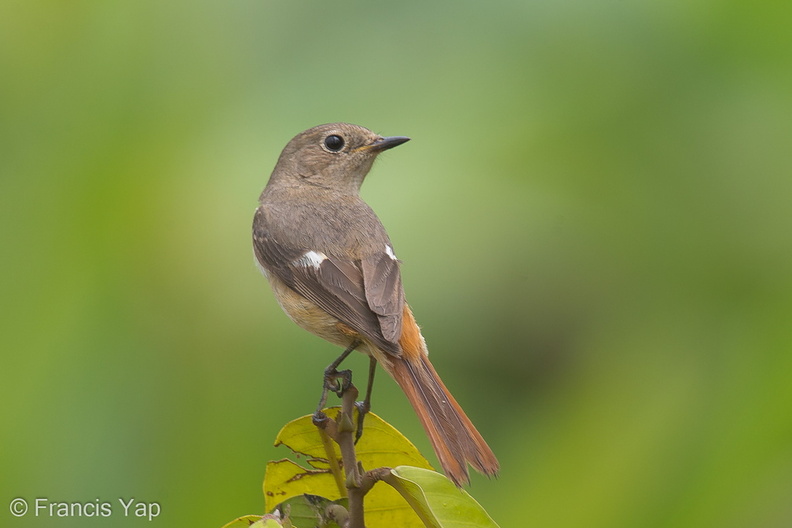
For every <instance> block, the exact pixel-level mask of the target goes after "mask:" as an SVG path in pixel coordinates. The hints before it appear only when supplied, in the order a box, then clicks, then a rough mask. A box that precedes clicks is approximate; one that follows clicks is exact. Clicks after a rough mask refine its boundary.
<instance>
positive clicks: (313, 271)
mask: <svg viewBox="0 0 792 528" xmlns="http://www.w3.org/2000/svg"><path fill="white" fill-rule="evenodd" d="M253 245H254V249H255V253H256V257H257V258H258V260H259V262H260V263H261V265H262V266H263V267H264V269H265V270H266V271H267V273H272V274H274V275H275V276H276V277H278V278H279V279H280V280H281V281H283V282H284V283H286V285H288V286H289V287H290V288H291V289H292V290H294V291H296V292H297V293H299V294H300V295H302V296H303V297H305V298H306V299H308V300H310V301H312V302H313V303H314V304H316V305H317V306H319V307H320V308H321V309H323V310H324V311H326V312H328V313H329V314H331V315H332V316H334V317H336V318H337V319H339V320H340V321H342V322H343V323H345V324H346V325H348V326H349V327H351V328H352V329H353V330H355V331H357V332H359V333H360V334H362V335H363V336H365V337H366V338H368V339H369V340H371V341H372V342H373V343H374V344H376V345H377V346H378V347H379V348H381V349H382V350H384V351H385V352H388V353H391V354H396V355H398V354H401V346H400V345H399V338H400V336H401V327H402V314H403V311H404V290H403V289H402V284H401V274H400V272H399V266H398V261H397V260H396V258H395V257H394V256H393V251H392V250H390V248H389V247H388V248H387V249H386V247H385V246H384V245H383V248H382V252H381V253H375V254H373V255H370V256H368V257H366V258H363V259H360V260H351V259H345V258H342V257H338V256H333V255H326V254H325V253H323V252H321V251H318V250H313V249H310V248H307V249H306V248H294V247H288V246H286V245H284V244H281V243H279V242H278V241H276V240H275V239H274V238H273V237H272V236H271V235H270V234H269V233H268V232H267V230H266V229H264V228H262V227H257V228H256V229H255V230H254V236H253Z"/></svg>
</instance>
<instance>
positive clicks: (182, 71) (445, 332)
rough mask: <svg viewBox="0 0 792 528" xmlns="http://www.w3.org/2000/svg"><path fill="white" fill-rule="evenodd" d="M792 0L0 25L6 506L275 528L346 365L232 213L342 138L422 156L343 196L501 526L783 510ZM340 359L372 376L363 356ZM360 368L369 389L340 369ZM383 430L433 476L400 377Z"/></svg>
mask: <svg viewBox="0 0 792 528" xmlns="http://www.w3.org/2000/svg"><path fill="white" fill-rule="evenodd" d="M790 27H792V7H790V4H788V3H785V2H737V1H725V2H724V1H706V0H693V1H688V0H685V1H665V2H662V1H643V2H641V1H626V2H617V1H610V0H598V1H585V0H570V1H561V2H533V1H495V2H472V1H456V2H419V1H406V0H405V1H402V2H365V3H364V2H265V1H261V0H259V1H252V0H236V1H231V2H229V1H223V2H219V1H215V2H212V1H207V0H198V1H196V0H193V1H190V2H185V1H169V2H162V1H155V0H136V1H134V2H133V1H123V0H122V1H117V2H107V1H98V0H96V1H88V0H85V1H75V2H56V1H36V0H24V1H22V0H11V1H5V2H3V3H2V4H0V200H2V201H1V202H0V203H1V204H2V206H1V207H0V222H1V223H2V231H0V237H1V238H0V247H2V260H0V266H2V268H0V298H2V308H1V310H2V311H1V312H0V346H2V356H1V357H2V366H0V387H1V388H0V391H2V392H1V393H0V395H1V397H2V398H1V399H2V403H0V408H1V409H2V423H1V424H0V442H1V445H0V475H2V476H0V499H2V502H3V504H2V508H3V511H2V513H0V518H2V519H3V520H2V521H0V524H2V525H4V526H41V525H42V523H43V522H45V523H47V524H49V523H51V524H52V525H53V526H63V527H67V526H86V525H91V526H100V525H102V526H108V525H112V526H142V525H143V524H145V523H146V522H147V521H141V520H139V519H135V518H132V519H124V518H123V517H122V515H121V511H120V509H119V508H116V509H115V510H114V515H113V517H112V518H110V519H109V520H108V519H86V518H81V519H80V518H77V519H54V520H53V519H48V518H47V519H46V520H45V519H42V518H38V519H37V518H35V517H33V515H32V514H28V515H27V516H26V517H23V518H20V519H16V518H14V517H12V516H11V514H10V513H9V511H8V504H9V503H10V501H11V500H12V499H13V498H14V497H23V498H26V499H28V500H33V499H35V498H36V497H46V498H48V499H49V500H51V501H80V502H92V501H95V500H97V499H99V500H107V501H116V500H117V498H119V497H123V498H125V499H129V498H132V497H134V498H136V499H137V500H140V501H157V502H159V503H160V504H161V507H162V514H161V516H160V517H159V518H158V519H157V520H155V521H153V522H152V523H151V525H152V526H166V525H168V526H207V527H219V526H220V525H222V524H224V523H225V522H228V521H230V520H232V519H233V518H235V517H237V516H239V515H242V514H248V513H261V510H262V508H263V498H262V493H261V488H260V486H261V481H262V479H263V473H264V466H265V463H266V462H267V461H268V460H270V459H273V458H280V457H282V456H285V455H286V453H285V452H283V451H282V450H276V449H275V448H273V447H272V441H273V439H274V437H275V434H276V433H277V432H278V430H279V428H280V427H281V426H282V425H283V424H284V423H285V422H286V421H288V420H290V419H292V418H295V417H297V416H299V415H302V414H307V413H309V412H310V411H311V410H312V406H313V405H314V404H315V401H316V398H317V396H318V389H319V382H320V376H321V371H322V369H323V368H324V366H325V365H326V364H327V363H329V361H330V360H331V359H332V358H333V357H335V355H336V354H337V353H338V352H339V350H337V349H335V348H334V347H332V346H331V345H328V344H326V343H324V342H322V341H321V340H319V339H318V338H315V337H313V336H310V335H308V334H306V333H304V332H303V331H302V330H300V329H299V328H297V327H296V326H295V325H293V324H292V323H291V322H290V321H289V320H288V319H287V318H286V317H285V316H284V315H283V314H282V313H281V312H280V309H279V307H278V306H277V304H276V303H275V301H274V300H273V298H272V295H271V293H270V292H269V289H268V287H267V285H266V282H265V280H264V279H263V278H262V277H261V276H260V275H259V273H258V271H257V270H256V268H255V266H254V264H253V258H252V250H251V243H250V223H251V220H252V214H253V210H254V208H255V205H256V199H257V197H258V194H259V192H260V191H261V189H262V188H263V186H264V185H265V183H266V180H267V178H268V176H269V172H270V171H271V169H272V167H273V165H274V163H275V160H276V159H277V156H278V154H279V152H280V150H281V148H283V146H284V145H285V144H286V142H287V141H288V140H289V139H290V138H291V137H292V136H293V135H295V134H296V133H298V132H300V131H301V130H303V129H305V128H308V127H311V126H313V125H316V124H319V123H325V122H331V121H350V122H353V123H358V124H361V125H364V126H367V127H369V128H372V129H374V130H375V131H377V132H380V133H382V134H386V135H408V136H411V137H412V138H413V141H411V142H410V143H408V144H407V145H405V146H403V147H400V148H398V149H396V150H394V151H391V152H388V153H387V154H385V155H384V156H383V157H382V159H381V160H380V161H379V162H378V163H377V165H376V166H375V168H374V171H373V172H372V174H371V175H370V177H369V179H368V180H367V182H366V184H365V185H364V188H363V195H364V198H365V199H366V200H367V201H368V202H369V203H370V204H371V205H372V206H373V207H374V209H375V210H376V211H377V212H378V213H379V215H380V217H381V218H382V220H383V222H384V223H385V225H386V226H387V227H388V229H389V231H390V234H391V238H392V239H393V241H394V245H395V247H396V252H397V254H398V255H399V257H400V258H401V259H402V260H403V261H404V266H403V273H404V281H405V285H406V290H407V295H408V298H409V299H410V303H411V304H412V306H413V308H414V311H415V313H416V316H417V318H418V320H419V322H420V323H421V325H422V327H423V328H424V334H425V336H426V338H427V341H428V343H429V347H430V350H431V351H432V358H433V361H434V363H435V365H436V367H437V369H438V370H439V371H440V372H441V374H442V375H443V377H444V379H445V380H446V383H447V384H448V385H449V386H450V388H451V389H452V391H453V392H454V393H455V394H456V395H457V397H458V399H459V400H460V401H461V403H462V405H463V406H464V407H465V408H466V409H467V410H468V412H469V414H470V415H471V417H472V418H473V421H474V422H475V423H476V424H477V425H478V426H479V427H480V429H481V430H482V431H483V432H484V436H485V437H486V438H487V439H488V441H489V443H490V444H491V446H492V447H493V449H494V450H495V452H496V453H497V454H498V455H499V458H500V460H501V463H502V473H501V475H500V477H499V478H498V479H497V480H492V481H490V480H487V479H485V478H481V477H478V476H476V477H474V480H473V485H472V487H471V488H470V492H471V493H472V495H473V496H474V497H476V498H477V499H478V500H479V501H480V502H481V503H482V504H483V505H484V507H485V508H486V509H487V510H488V511H489V512H490V514H491V515H492V516H493V517H494V518H495V520H496V521H498V522H499V523H500V525H501V526H503V527H504V528H505V527H508V526H537V527H539V526H542V527H581V526H586V527H589V528H592V527H608V528H614V527H624V528H627V527H636V526H641V527H691V528H693V527H695V528H702V527H719V528H723V527H726V528H732V527H734V528H736V527H788V526H790V525H792V500H790V497H792V381H791V378H792V353H791V352H792V212H790V211H791V205H790V204H792V177H791V176H792V59H791V58H792V31H790V30H789V28H790ZM351 365H352V367H353V368H354V369H356V370H358V372H364V371H365V365H366V361H365V359H364V358H363V357H362V356H361V357H357V358H354V360H353V361H352V363H351ZM359 376H362V374H359ZM373 404H374V409H375V411H376V412H377V413H378V414H380V415H381V416H383V417H384V418H385V419H387V420H389V421H390V422H391V423H393V424H394V425H396V426H397V427H399V428H400V429H401V430H402V431H403V432H404V433H405V434H407V435H408V437H410V438H411V439H412V440H413V441H414V442H415V443H416V444H417V445H418V446H419V448H421V449H422V450H423V451H424V452H425V453H426V454H427V455H431V458H432V460H435V459H434V458H433V454H431V448H430V447H429V443H428V441H427V440H426V437H425V435H424V433H423V431H422V430H421V428H420V425H419V424H418V421H417V419H416V418H415V416H414V415H413V414H412V411H411V410H410V409H409V406H408V404H407V402H406V400H405V398H404V397H403V396H402V395H401V394H400V393H399V391H398V388H397V387H396V386H395V384H393V383H392V382H391V381H390V380H388V379H386V377H385V376H380V377H379V385H378V386H377V387H376V392H375V395H374V401H373Z"/></svg>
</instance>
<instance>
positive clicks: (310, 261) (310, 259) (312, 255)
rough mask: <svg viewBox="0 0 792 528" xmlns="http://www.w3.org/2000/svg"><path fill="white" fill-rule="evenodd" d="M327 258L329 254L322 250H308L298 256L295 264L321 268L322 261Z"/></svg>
mask: <svg viewBox="0 0 792 528" xmlns="http://www.w3.org/2000/svg"><path fill="white" fill-rule="evenodd" d="M325 260H327V255H325V254H324V253H322V252H321V251H313V250H311V251H307V252H306V253H305V254H304V255H303V256H302V257H300V258H298V259H297V260H295V261H294V264H296V265H297V266H302V267H303V268H307V267H308V266H310V267H312V268H314V269H319V266H321V265H322V262H324V261H325Z"/></svg>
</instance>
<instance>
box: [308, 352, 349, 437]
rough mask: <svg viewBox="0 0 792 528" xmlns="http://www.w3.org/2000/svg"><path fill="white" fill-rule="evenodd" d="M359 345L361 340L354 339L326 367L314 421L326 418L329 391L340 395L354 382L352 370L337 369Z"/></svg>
mask: <svg viewBox="0 0 792 528" xmlns="http://www.w3.org/2000/svg"><path fill="white" fill-rule="evenodd" d="M358 346H360V341H358V340H355V341H353V342H352V344H351V345H349V346H348V347H347V349H346V350H344V352H343V353H342V354H341V355H340V356H338V357H337V358H336V360H335V361H333V362H332V363H330V364H329V365H328V366H327V368H326V369H325V371H324V378H323V379H322V397H321V398H319V405H318V406H317V407H316V412H315V413H314V422H317V421H323V420H324V419H325V418H326V417H325V416H324V413H323V412H322V409H324V406H325V404H326V403H327V393H328V391H332V392H335V393H336V394H337V395H338V396H339V397H340V396H341V395H342V394H343V393H344V391H345V390H346V389H347V387H349V385H350V384H351V383H352V371H351V370H337V368H338V365H340V364H341V362H342V361H344V360H345V359H346V358H347V356H348V355H349V354H351V353H352V351H353V350H355V349H356V348H357V347H358Z"/></svg>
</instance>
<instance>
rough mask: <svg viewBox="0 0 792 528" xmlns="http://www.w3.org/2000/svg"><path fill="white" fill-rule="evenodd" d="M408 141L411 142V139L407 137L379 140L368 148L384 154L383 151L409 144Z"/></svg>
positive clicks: (391, 137)
mask: <svg viewBox="0 0 792 528" xmlns="http://www.w3.org/2000/svg"><path fill="white" fill-rule="evenodd" d="M408 141H410V138H408V137H406V136H390V137H384V138H379V139H377V140H375V141H374V142H373V143H371V144H369V145H367V147H368V148H369V149H371V150H373V151H375V152H382V151H383V150H388V149H391V148H393V147H398V146H399V145H401V144H402V143H407V142H408Z"/></svg>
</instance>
